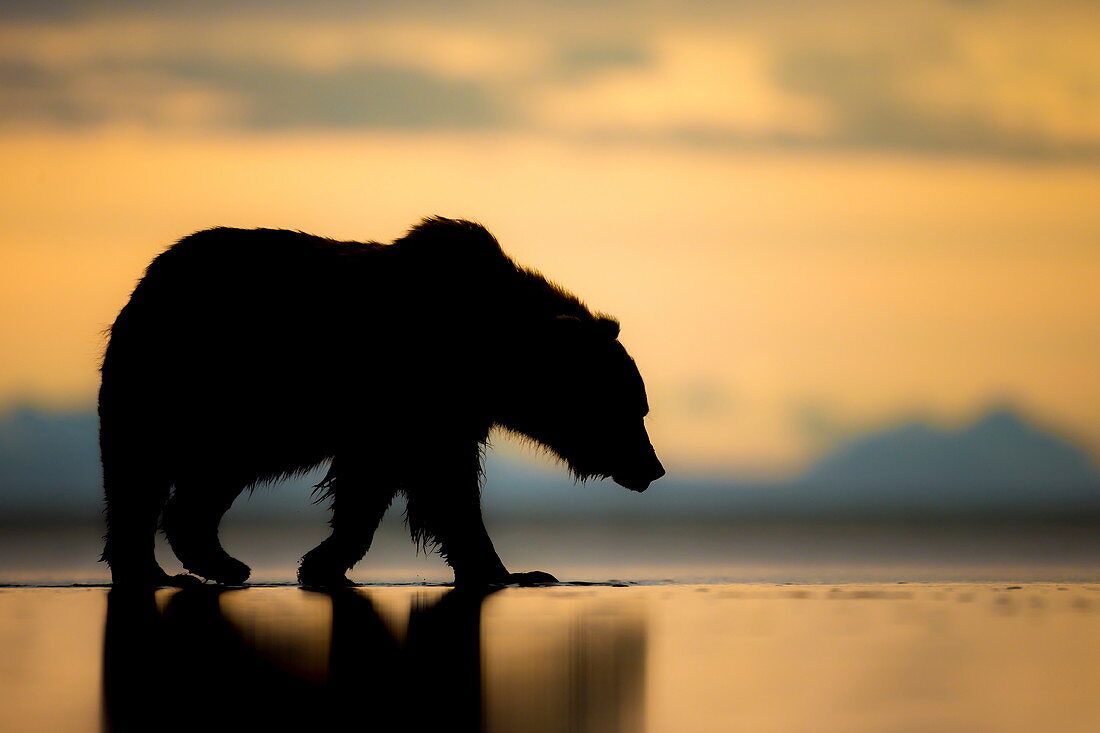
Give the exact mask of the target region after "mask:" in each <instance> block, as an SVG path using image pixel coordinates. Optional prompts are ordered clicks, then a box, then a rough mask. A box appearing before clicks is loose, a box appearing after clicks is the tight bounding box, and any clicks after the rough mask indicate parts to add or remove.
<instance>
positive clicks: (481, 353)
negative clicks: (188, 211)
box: [99, 218, 664, 586]
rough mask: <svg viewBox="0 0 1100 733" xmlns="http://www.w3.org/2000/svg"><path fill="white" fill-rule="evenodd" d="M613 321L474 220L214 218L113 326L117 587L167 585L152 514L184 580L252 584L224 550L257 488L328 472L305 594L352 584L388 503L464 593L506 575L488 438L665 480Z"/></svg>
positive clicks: (110, 394)
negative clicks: (404, 226)
mask: <svg viewBox="0 0 1100 733" xmlns="http://www.w3.org/2000/svg"><path fill="white" fill-rule="evenodd" d="M617 336H618V324H617V323H616V322H615V321H614V320H612V319H610V318H608V317H606V316H603V315H599V314H594V313H593V312H591V311H590V310H589V309H588V308H587V307H585V306H584V304H582V303H581V302H580V301H579V300H578V299H577V298H576V297H575V296H573V295H571V294H569V293H568V292H566V291H565V290H563V289H561V288H560V287H557V286H556V285H554V284H552V283H550V282H548V281H547V280H546V279H545V278H543V277H542V276H541V275H539V274H538V273H537V272H534V271H532V270H529V269H525V268H522V267H520V266H518V265H516V264H515V263H514V262H513V261H512V260H511V259H510V258H509V257H508V256H507V255H505V254H504V252H503V251H502V250H501V248H500V245H499V244H498V243H497V241H496V239H495V238H494V237H493V236H492V235H491V234H490V233H489V232H488V231H486V230H485V229H484V228H483V227H481V226H480V225H477V224H474V223H471V222H467V221H461V220H452V219H443V218H432V219H426V220H424V221H422V222H421V223H420V224H419V225H417V226H416V227H414V228H413V229H412V230H410V231H409V232H408V234H406V235H405V236H404V237H401V238H400V239H397V240H395V241H394V242H392V243H391V244H380V243H376V242H341V241H335V240H332V239H326V238H322V237H316V236H311V235H308V234H304V233H302V232H296V231H286V230H274V229H252V230H243V229H228V228H217V229H209V230H206V231H202V232H198V233H196V234H192V235H190V236H188V237H185V238H184V239H182V240H181V241H179V242H178V243H176V244H175V245H173V246H172V247H170V248H169V249H168V250H166V251H165V252H163V253H162V254H161V255H159V256H158V257H157V258H156V259H154V260H153V262H152V263H151V264H150V265H149V267H148V269H147V270H146V272H145V276H144V277H143V278H142V279H141V281H140V282H139V283H138V285H137V287H136V288H135V289H134V292H133V294H132V295H131V297H130V300H129V302H128V303H127V304H126V306H125V307H124V308H123V309H122V311H121V312H120V313H119V315H118V318H117V319H116V320H115V322H114V324H113V326H112V327H111V329H110V339H109V343H108V345H107V349H106V353H105V356H104V359H103V366H102V386H101V389H100V393H99V415H100V445H101V451H102V459H103V478H104V489H105V495H106V513H107V536H106V544H105V548H104V553H103V559H104V560H105V561H106V562H107V563H109V564H110V567H111V572H112V577H113V579H114V582H115V583H116V584H119V583H135V584H146V585H149V584H170V583H178V582H180V581H182V580H185V579H186V577H187V576H183V577H180V578H169V577H168V576H167V574H165V573H164V571H163V570H161V568H160V566H159V565H158V564H157V561H156V559H155V557H154V553H153V544H154V539H155V534H156V531H157V527H158V522H159V523H160V526H161V527H162V528H163V530H164V532H165V534H166V535H167V537H168V540H169V543H170V545H171V547H172V550H173V552H174V553H175V554H176V556H177V557H178V558H179V560H180V561H181V562H182V564H183V566H184V567H185V568H186V569H188V570H189V571H191V572H192V573H194V574H196V575H199V576H202V577H205V578H208V579H212V580H215V581H218V582H221V583H225V584H240V583H243V582H244V581H245V580H246V579H247V578H248V575H249V568H248V566H246V565H245V564H244V563H242V562H240V561H239V560H236V559H234V558H232V557H230V556H229V555H228V554H227V553H226V552H225V550H223V549H222V547H221V545H220V543H219V541H218V524H219V522H220V520H221V517H222V515H223V514H224V513H225V512H226V511H227V510H228V509H229V507H230V505H231V504H232V503H233V500H234V499H235V498H236V497H237V496H238V495H239V494H240V493H241V492H242V491H243V490H245V489H246V488H251V487H253V486H255V485H256V484H257V483H259V482H264V481H270V480H276V479H280V478H285V477H288V476H293V475H298V474H302V473H305V472H307V471H309V470H311V469H313V468H315V467H317V466H319V465H322V464H325V463H326V462H328V463H329V464H330V467H329V471H328V474H327V475H326V477H325V479H324V481H323V482H322V483H321V484H320V486H319V488H320V489H322V490H323V492H324V495H325V496H326V497H327V498H329V499H330V500H331V508H332V512H333V515H332V521H331V524H332V534H331V536H330V537H329V538H328V539H326V540H325V541H324V542H322V543H321V544H320V545H319V546H318V547H316V548H315V549H313V550H311V551H310V552H309V553H307V554H306V556H305V557H304V558H303V559H302V563H301V566H300V568H299V579H300V581H301V582H302V583H303V584H309V585H325V586H331V585H341V584H346V583H347V582H348V581H347V578H346V575H345V574H346V572H347V571H348V570H349V569H350V568H351V567H352V566H353V565H354V564H355V563H356V562H358V561H359V560H360V559H361V558H362V557H363V555H364V554H365V553H366V551H367V550H368V549H369V547H370V543H371V540H372V538H373V534H374V531H375V529H376V527H377V525H378V522H379V521H380V520H381V518H382V515H383V514H384V513H385V511H386V509H387V508H388V507H389V505H390V503H391V501H392V500H393V498H394V496H395V495H396V493H397V492H403V493H404V494H405V495H406V497H407V507H408V509H407V521H408V524H409V527H410V529H411V532H412V534H413V538H414V540H416V541H417V542H419V543H422V544H424V545H431V546H434V547H437V548H438V549H439V551H440V553H441V554H442V555H443V557H444V558H445V559H446V561H447V562H448V563H449V564H450V565H451V567H452V568H453V570H454V573H455V582H456V583H457V584H463V585H466V584H494V583H507V582H520V581H525V580H526V581H531V582H533V581H539V580H552V577H551V576H549V575H547V574H545V573H542V574H540V573H534V574H526V575H524V574H518V575H514V574H510V573H509V572H508V571H507V570H506V569H505V567H504V565H503V563H502V562H501V561H500V559H499V557H498V556H497V554H496V551H495V550H494V548H493V544H492V541H491V540H490V539H489V536H488V534H487V533H486V531H485V525H484V522H483V521H482V518H481V507H480V479H481V455H482V449H483V447H484V446H485V444H486V441H487V439H488V436H489V432H490V430H491V429H492V428H493V427H496V426H499V427H502V428H505V429H508V430H511V431H514V432H516V433H519V434H521V435H523V436H526V437H527V438H529V439H531V440H533V441H535V442H537V443H539V444H541V445H543V446H545V447H546V448H547V449H549V450H550V451H551V452H553V453H555V454H556V455H558V456H559V457H560V458H562V459H563V460H564V461H565V462H566V463H567V465H568V466H569V468H570V469H571V471H572V472H573V473H574V474H575V475H576V476H577V477H578V478H580V479H585V478H589V477H605V476H610V477H612V478H614V479H615V480H616V481H617V482H618V483H620V484H622V485H624V486H626V487H628V488H631V489H634V490H637V491H641V490H644V489H645V488H646V487H647V486H648V485H649V483H650V482H651V481H653V480H655V479H656V478H659V477H660V476H661V475H662V474H663V473H664V470H663V468H662V467H661V465H660V462H659V461H658V460H657V457H656V454H655V453H654V451H653V447H652V445H651V444H650V441H649V437H648V435H647V433H646V430H645V426H644V424H643V418H644V416H645V415H646V413H647V412H648V409H649V408H648V405H647V403H646V396H645V388H644V385H643V383H642V379H641V376H640V375H639V373H638V370H637V368H636V367H635V365H634V362H633V361H632V360H631V359H630V357H629V356H628V355H627V353H626V351H625V350H624V349H623V347H622V346H621V345H620V344H619V342H618V341H617Z"/></svg>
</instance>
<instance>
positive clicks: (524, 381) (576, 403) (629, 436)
mask: <svg viewBox="0 0 1100 733" xmlns="http://www.w3.org/2000/svg"><path fill="white" fill-rule="evenodd" d="M618 335H619V324H618V323H617V322H616V321H615V320H613V319H611V318H608V317H606V316H597V317H591V316H589V317H576V316H558V317H556V318H554V319H552V320H551V321H550V322H548V323H545V324H543V325H542V326H541V327H540V328H536V329H533V330H532V331H531V332H529V333H527V334H525V336H526V338H520V339H519V343H518V349H517V351H518V352H519V357H518V363H516V364H515V365H514V367H515V368H514V370H512V374H511V375H510V377H506V383H507V384H508V385H509V389H508V391H507V392H506V393H505V394H504V395H503V400H502V405H501V408H502V409H501V414H500V416H499V417H498V423H499V424H501V425H503V426H504V427H506V428H508V429H510V430H512V431H514V432H517V433H519V434H521V435H523V436H525V437H527V438H530V439H531V440H534V441H535V442H537V443H539V444H540V445H542V446H545V447H546V448H547V449H549V450H550V451H551V452H553V453H554V454H555V455H557V456H558V457H559V458H561V459H562V460H563V461H565V463H566V464H567V465H568V466H569V469H570V470H571V471H572V472H573V474H574V475H575V476H577V477H578V478H579V479H581V480H584V479H587V478H593V477H596V478H605V477H611V478H612V479H613V480H614V481H615V482H616V483H618V484H620V485H621V486H624V487H626V488H628V489H631V490H633V491H645V490H646V489H647V488H648V487H649V485H650V483H652V482H653V481H656V480H657V479H659V478H660V477H661V476H663V475H664V473H665V471H664V468H663V467H662V466H661V462H660V461H659V460H658V459H657V454H656V453H655V451H654V450H653V444H652V443H651V442H650V439H649V434H648V433H647V432H646V428H645V422H644V418H645V416H646V415H647V414H648V413H649V403H648V401H647V399H646V392H645V385H644V383H643V382H642V377H641V374H639V372H638V367H637V366H636V365H635V363H634V360H633V359H631V358H630V355H629V354H627V352H626V349H624V348H623V346H622V344H621V343H619V341H618Z"/></svg>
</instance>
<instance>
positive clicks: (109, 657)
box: [103, 586, 645, 731]
mask: <svg viewBox="0 0 1100 733" xmlns="http://www.w3.org/2000/svg"><path fill="white" fill-rule="evenodd" d="M286 592H287V593H291V592H293V593H295V594H296V595H295V596H294V598H295V599H296V603H295V604H293V605H294V609H291V610H297V611H298V613H297V614H295V613H289V614H288V613H283V614H281V615H280V613H279V609H278V608H275V607H274V606H271V605H268V604H266V603H260V604H253V608H252V610H253V611H255V612H254V613H249V612H248V611H247V608H246V609H245V610H244V611H243V612H242V604H243V605H244V606H246V605H247V603H248V601H249V600H250V599H251V598H256V599H260V600H262V597H260V596H255V595H253V596H249V595H248V594H249V593H253V594H254V593H255V591H242V590H226V589H224V588H219V587H214V586H198V587H193V588H185V589H183V590H180V591H152V590H147V589H133V590H130V589H126V588H115V589H112V590H111V591H110V593H109V595H108V601H107V622H106V632H105V640H104V657H103V695H104V706H103V707H104V729H105V730H108V731H134V730H141V731H151V730H152V731H155V730H180V731H196V730H230V729H241V730H261V731H262V730H265V729H266V730H296V729H300V730H318V729H326V728H329V727H335V726H337V725H346V724H347V723H348V722H350V723H352V724H353V725H355V726H356V727H360V728H363V729H367V730H387V731H388V730H397V729H406V730H408V729H412V730H436V729H439V730H495V731H512V730H523V731H539V730H547V731H551V730H554V731H556V730H579V731H586V730H593V731H595V730H599V731H616V730H624V731H625V730H636V729H638V728H640V727H641V719H640V710H641V697H642V682H643V676H644V651H645V648H644V647H645V641H644V627H643V625H642V624H641V623H640V621H639V620H637V619H621V618H620V619H615V620H614V621H613V622H611V623H609V622H608V618H610V617H601V618H603V620H602V621H599V620H594V619H595V617H586V616H580V617H576V618H569V619H565V620H562V621H559V622H557V623H556V624H555V625H554V626H552V627H550V628H549V629H547V627H545V625H542V626H540V627H539V629H540V633H539V635H538V637H537V638H535V639H530V641H532V642H534V643H532V644H529V645H528V646H530V648H529V649H527V648H513V649H510V650H509V653H508V654H507V655H504V656H503V657H502V658H500V659H494V658H492V657H490V664H495V665H496V666H495V667H494V668H493V670H492V674H491V675H486V674H485V673H484V672H485V671H484V670H483V664H484V661H483V656H484V648H485V646H486V645H485V640H484V639H483V635H482V609H483V606H484V601H485V599H486V598H487V597H488V596H489V595H490V594H491V593H492V591H478V590H462V589H457V590H450V591H448V592H446V593H444V594H442V595H441V596H436V595H435V594H434V593H431V592H425V593H422V594H418V595H417V596H416V597H414V601H413V605H412V610H411V612H410V613H409V616H408V626H407V629H402V628H401V624H400V621H399V620H397V619H394V618H393V617H392V614H387V613H386V609H385V608H384V607H382V606H379V605H378V603H379V602H382V601H380V600H379V599H377V598H376V599H372V596H371V594H370V592H369V591H364V590H361V589H353V588H347V589H339V590H332V591H328V592H324V593H319V592H310V591H289V590H288V591H286ZM280 593H281V591H280ZM283 597H284V598H286V597H288V596H283ZM376 601H377V602H376ZM303 602H304V603H303ZM276 605H277V604H276ZM384 605H385V604H384V602H383V606H384ZM284 610H285V609H284ZM303 610H304V611H306V612H307V613H306V614H305V615H302V613H301V612H302V611H303ZM329 612H331V618H329V615H328V614H329ZM509 643H513V644H514V643H519V644H520V645H522V644H523V641H522V639H520V640H519V641H518V642H517V641H516V640H515V639H513V640H511V641H510V642H509ZM485 680H489V682H488V683H486V682H484V681H485Z"/></svg>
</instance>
